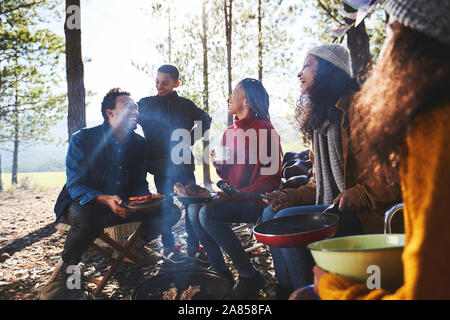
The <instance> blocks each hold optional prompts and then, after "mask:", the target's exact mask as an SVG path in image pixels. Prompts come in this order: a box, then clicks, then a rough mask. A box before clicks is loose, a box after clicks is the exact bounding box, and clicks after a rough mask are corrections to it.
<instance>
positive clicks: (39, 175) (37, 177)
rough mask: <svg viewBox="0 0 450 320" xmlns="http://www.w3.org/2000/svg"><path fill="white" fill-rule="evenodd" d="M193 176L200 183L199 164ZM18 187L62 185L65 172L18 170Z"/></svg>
mask: <svg viewBox="0 0 450 320" xmlns="http://www.w3.org/2000/svg"><path fill="white" fill-rule="evenodd" d="M210 168H211V169H210V170H211V179H212V180H213V182H217V181H218V180H219V177H218V176H217V174H216V171H215V170H214V167H212V166H211V167H210ZM195 178H196V180H197V183H202V181H203V170H202V166H201V165H197V166H196V168H195ZM17 179H18V186H17V187H18V188H21V187H22V188H23V189H32V190H42V189H43V188H49V187H62V186H63V185H64V184H65V183H66V172H65V171H55V172H19V173H18V175H17ZM147 181H148V183H149V184H150V186H152V187H153V177H152V176H151V175H150V174H149V175H147ZM2 182H3V190H5V191H8V190H12V188H11V173H2Z"/></svg>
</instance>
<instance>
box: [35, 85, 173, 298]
mask: <svg viewBox="0 0 450 320" xmlns="http://www.w3.org/2000/svg"><path fill="white" fill-rule="evenodd" d="M102 114H103V117H104V119H105V121H104V123H103V124H102V125H100V126H96V127H93V128H89V129H82V130H80V131H78V132H77V133H75V134H74V135H73V136H72V138H71V140H70V144H69V149H68V152H67V159H66V171H67V182H66V185H65V186H64V188H63V190H62V191H61V193H60V195H59V197H58V200H57V201H56V205H55V213H56V220H57V221H58V220H59V219H61V218H64V220H66V221H67V222H68V223H69V224H70V225H71V229H70V231H69V233H68V235H67V238H66V242H65V245H64V251H63V253H62V257H61V259H60V261H59V262H58V265H57V267H56V269H55V271H54V272H53V274H52V276H51V278H50V280H49V282H48V283H47V284H46V285H45V286H44V287H43V289H42V290H41V295H40V299H67V298H71V297H73V295H71V294H69V291H68V289H67V287H66V278H67V276H68V275H67V274H66V269H67V267H68V266H69V265H76V264H78V263H79V262H80V260H81V256H82V254H83V253H84V252H85V251H86V250H87V249H88V247H89V246H90V245H91V244H92V242H93V241H94V240H95V239H96V238H97V237H98V235H99V234H100V233H101V232H102V230H103V229H104V228H105V227H109V226H113V225H118V224H123V223H128V222H132V221H142V223H143V224H144V227H143V229H142V232H141V234H140V237H141V238H140V239H138V241H137V242H136V245H135V248H133V251H134V253H136V254H137V255H138V256H139V258H140V259H139V260H140V261H138V262H139V263H141V264H145V265H146V264H150V263H152V262H155V256H154V255H153V256H152V255H151V252H150V251H146V249H145V248H144V245H145V243H146V242H148V241H151V240H153V239H155V238H156V237H157V236H158V235H159V234H164V233H165V232H171V226H173V225H174V224H175V223H176V222H177V221H178V220H179V218H180V213H179V210H178V208H177V207H176V206H175V205H174V204H168V203H165V202H162V203H161V205H160V209H158V210H156V211H154V212H152V213H148V212H142V211H136V210H131V209H127V208H124V207H122V206H121V204H122V203H123V201H126V200H127V199H128V198H129V197H132V196H140V195H147V194H150V192H149V190H148V183H147V181H146V175H147V170H146V154H147V150H146V143H145V140H144V138H143V137H141V136H139V135H138V134H136V133H135V132H134V130H135V129H136V126H137V121H138V118H139V113H138V110H137V104H136V103H135V102H134V101H133V99H132V98H131V97H130V94H129V93H128V92H125V91H122V90H120V89H112V90H110V91H109V92H108V94H107V95H106V96H105V98H104V99H103V102H102ZM162 210H164V212H165V213H164V215H162V214H161V212H162Z"/></svg>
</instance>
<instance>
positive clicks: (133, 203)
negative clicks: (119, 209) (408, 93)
mask: <svg viewBox="0 0 450 320" xmlns="http://www.w3.org/2000/svg"><path fill="white" fill-rule="evenodd" d="M164 198H165V196H164V195H161V194H148V195H144V196H135V197H130V198H128V201H127V202H125V203H124V204H123V206H124V207H125V208H128V209H133V210H148V209H156V208H157V207H158V206H159V203H160V202H161V201H162V200H164Z"/></svg>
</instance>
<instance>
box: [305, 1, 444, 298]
mask: <svg viewBox="0 0 450 320" xmlns="http://www.w3.org/2000/svg"><path fill="white" fill-rule="evenodd" d="M386 11H387V13H388V14H389V16H390V25H389V27H388V28H389V30H388V34H390V35H388V38H387V40H386V43H385V45H384V48H383V51H382V53H381V55H380V59H379V61H378V63H377V66H376V67H375V69H374V72H373V74H372V76H371V77H370V78H369V79H368V80H367V81H366V83H365V84H364V86H363V87H362V89H361V91H360V93H359V94H358V97H357V99H356V101H355V104H354V105H353V106H352V107H354V108H355V109H356V114H359V116H355V118H353V119H352V120H351V121H352V122H351V123H354V125H353V127H354V128H355V130H354V131H353V133H352V134H353V136H354V137H355V139H358V140H359V142H360V144H359V145H360V146H361V148H360V150H359V153H358V161H361V162H364V163H366V165H367V168H368V170H367V171H366V172H365V173H364V174H366V175H371V176H373V177H374V178H375V179H379V180H382V179H383V178H384V174H383V172H385V171H386V170H383V168H388V167H389V168H390V167H392V166H395V165H399V166H400V181H401V186H402V196H403V202H404V204H405V210H404V221H405V248H404V251H403V255H402V260H403V273H404V284H403V286H402V287H400V288H399V289H398V290H397V291H395V292H389V291H387V290H383V289H375V290H369V289H368V288H367V285H366V284H361V283H356V282H354V281H352V280H350V279H348V278H345V277H341V276H338V275H335V274H331V273H327V272H326V271H324V270H322V269H320V268H319V267H317V266H316V267H314V274H315V279H314V290H315V292H316V293H317V294H318V295H319V296H320V298H321V299H450V277H449V276H448V273H449V270H450V251H449V250H448V247H449V245H450V232H448V226H449V225H450V214H449V209H448V195H449V194H450V170H449V168H448V165H449V163H450V126H449V124H450V54H449V49H450V33H449V30H450V19H448V16H449V15H450V3H449V2H448V1H438V0H390V1H388V2H387V3H386ZM355 141H356V140H355Z"/></svg>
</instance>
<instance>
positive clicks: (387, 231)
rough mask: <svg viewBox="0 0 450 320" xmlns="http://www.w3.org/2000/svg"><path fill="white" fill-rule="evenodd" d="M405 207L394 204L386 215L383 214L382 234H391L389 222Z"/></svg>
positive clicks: (401, 204)
mask: <svg viewBox="0 0 450 320" xmlns="http://www.w3.org/2000/svg"><path fill="white" fill-rule="evenodd" d="M404 206H405V205H404V204H403V203H399V204H396V205H395V206H393V207H392V208H390V209H389V210H388V211H386V213H385V214H384V234H390V233H391V232H392V230H391V221H392V218H393V217H394V214H396V213H397V212H399V211H400V210H403V207H404Z"/></svg>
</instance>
